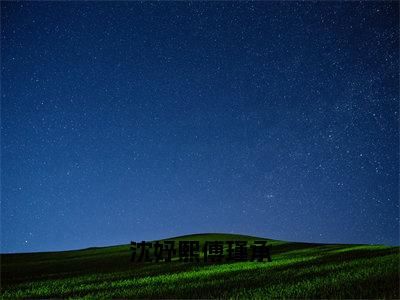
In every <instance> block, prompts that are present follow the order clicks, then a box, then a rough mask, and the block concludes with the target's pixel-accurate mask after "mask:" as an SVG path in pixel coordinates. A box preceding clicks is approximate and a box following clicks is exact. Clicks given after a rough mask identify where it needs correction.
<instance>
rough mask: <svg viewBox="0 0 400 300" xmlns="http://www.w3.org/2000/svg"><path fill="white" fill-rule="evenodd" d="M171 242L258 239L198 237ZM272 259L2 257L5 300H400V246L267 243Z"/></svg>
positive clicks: (105, 254) (104, 254) (121, 253)
mask: <svg viewBox="0 0 400 300" xmlns="http://www.w3.org/2000/svg"><path fill="white" fill-rule="evenodd" d="M171 240H175V241H179V240H199V241H201V242H204V241H205V240H210V241H212V240H224V241H226V240H235V241H236V240H246V241H249V244H251V243H252V241H254V240H260V238H256V237H250V236H242V235H229V234H200V235H189V236H182V237H176V238H171ZM268 244H269V245H270V246H271V256H272V259H273V261H272V262H269V263H268V262H235V263H216V264H213V263H202V262H200V263H184V262H179V261H177V260H176V261H173V262H171V263H166V262H159V263H131V262H130V254H131V251H130V250H129V248H130V246H129V245H121V246H114V247H104V248H90V249H83V250H76V251H64V252H47V253H45V252H42V253H25V254H3V255H1V297H2V298H3V299H15V298H86V299H93V298H97V299H98V298H101V299H104V298H141V299H143V298H231V299H236V298H240V299H249V298H256V299H260V298H364V299H365V298H369V299H371V298H374V299H376V298H379V299H382V298H393V299H398V298H399V258H400V252H399V250H400V248H399V247H390V246H371V245H326V244H310V243H291V242H283V241H276V240H269V239H268Z"/></svg>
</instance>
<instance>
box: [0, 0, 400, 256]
mask: <svg viewBox="0 0 400 300" xmlns="http://www.w3.org/2000/svg"><path fill="white" fill-rule="evenodd" d="M1 9H2V11H1V25H2V27H1V32H2V40H1V42H2V43H1V51H2V52H1V54H2V62H1V66H2V74H1V81H2V86H1V97H2V98H1V99H2V107H1V151H2V152H1V158H2V165H1V179H2V181H1V187H2V195H1V196H2V197H1V225H2V226H1V236H2V243H1V247H2V251H3V252H20V251H23V252H27V251H44V250H63V249H74V248H83V247H89V246H102V245H113V244H122V243H129V242H130V241H131V240H135V241H140V240H155V239H160V238H165V237H170V236H177V235H181V234H190V233H201V232H226V233H229V232H233V233H241V234H249V235H256V236H263V237H269V238H274V239H281V240H288V241H308V242H326V243H384V244H398V243H399V236H398V232H399V225H398V224H399V195H398V193H399V187H398V180H399V177H398V166H399V154H398V150H399V148H398V138H399V130H398V121H399V113H398V108H399V104H398V101H399V96H398V92H399V75H398V67H399V47H398V45H399V29H398V24H399V12H398V11H399V4H398V3H396V2H367V3H358V2H347V3H344V2H317V3H311V2H306V3H300V2H256V3H249V2H163V3H157V2H145V3H141V2H85V3H84V2H4V1H3V2H1Z"/></svg>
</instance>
